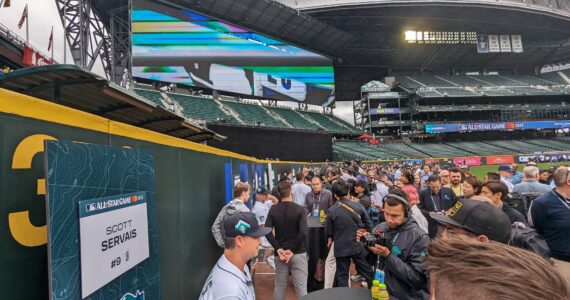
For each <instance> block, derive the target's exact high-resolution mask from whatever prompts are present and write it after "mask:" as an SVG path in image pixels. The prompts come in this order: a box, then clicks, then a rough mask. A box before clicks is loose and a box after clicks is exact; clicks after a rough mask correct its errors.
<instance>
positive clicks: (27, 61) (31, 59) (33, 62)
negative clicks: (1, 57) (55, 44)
mask: <svg viewBox="0 0 570 300" xmlns="http://www.w3.org/2000/svg"><path fill="white" fill-rule="evenodd" d="M23 63H24V65H25V66H27V67H37V66H43V65H51V64H53V62H52V61H51V60H50V59H48V58H46V57H45V56H43V55H42V54H40V53H39V52H37V51H36V50H34V49H33V48H30V47H28V46H24V58H23Z"/></svg>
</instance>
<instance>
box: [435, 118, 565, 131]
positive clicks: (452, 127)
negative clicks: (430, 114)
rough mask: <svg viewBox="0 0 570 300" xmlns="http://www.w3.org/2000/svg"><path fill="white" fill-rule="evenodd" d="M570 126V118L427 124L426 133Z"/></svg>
mask: <svg viewBox="0 0 570 300" xmlns="http://www.w3.org/2000/svg"><path fill="white" fill-rule="evenodd" d="M561 128H570V120H557V121H527V122H497V123H446V124H426V125H425V133H445V132H468V131H501V130H526V129H561Z"/></svg>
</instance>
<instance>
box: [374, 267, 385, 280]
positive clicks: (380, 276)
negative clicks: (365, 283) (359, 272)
mask: <svg viewBox="0 0 570 300" xmlns="http://www.w3.org/2000/svg"><path fill="white" fill-rule="evenodd" d="M384 276H385V274H384V271H382V270H380V268H376V273H375V274H374V280H378V282H380V284H384V283H385V282H384Z"/></svg>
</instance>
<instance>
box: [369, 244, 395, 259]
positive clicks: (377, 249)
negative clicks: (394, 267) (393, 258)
mask: <svg viewBox="0 0 570 300" xmlns="http://www.w3.org/2000/svg"><path fill="white" fill-rule="evenodd" d="M368 250H370V251H371V252H372V253H374V254H376V255H380V256H382V257H388V255H390V249H388V248H386V247H383V246H380V245H374V246H373V247H368Z"/></svg>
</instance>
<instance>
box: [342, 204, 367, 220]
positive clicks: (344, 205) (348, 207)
mask: <svg viewBox="0 0 570 300" xmlns="http://www.w3.org/2000/svg"><path fill="white" fill-rule="evenodd" d="M338 205H339V206H340V207H342V208H344V209H345V210H347V211H348V212H350V213H351V214H352V215H353V216H356V218H357V219H358V221H359V222H362V217H361V216H360V214H359V213H357V212H356V211H355V210H354V209H353V208H352V207H350V206H349V205H348V204H346V203H342V202H339V203H338Z"/></svg>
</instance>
